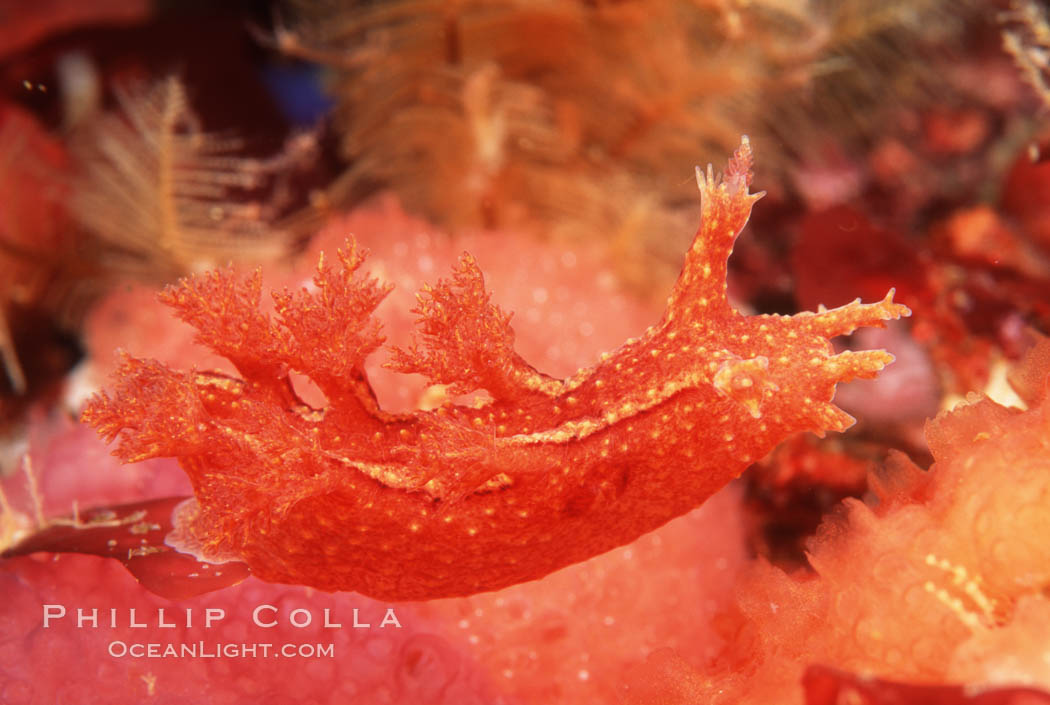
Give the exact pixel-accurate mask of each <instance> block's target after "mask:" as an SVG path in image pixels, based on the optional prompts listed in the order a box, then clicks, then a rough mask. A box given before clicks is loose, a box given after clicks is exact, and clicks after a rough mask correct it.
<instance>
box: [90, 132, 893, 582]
mask: <svg viewBox="0 0 1050 705" xmlns="http://www.w3.org/2000/svg"><path fill="white" fill-rule="evenodd" d="M750 167H751V148H750V144H749V142H748V141H747V139H746V138H745V139H744V141H743V143H742V145H741V147H740V148H739V150H737V152H736V154H735V155H734V157H733V158H732V159H731V160H730V162H729V166H728V169H727V170H726V172H725V175H724V176H722V177H719V178H715V176H714V173H713V169H711V168H710V167H709V168H708V170H707V173H706V174H704V173H702V172H700V171H699V170H698V172H697V180H698V184H699V186H700V193H701V211H702V215H701V225H700V228H699V230H698V231H697V235H696V238H695V239H694V242H693V245H692V247H691V248H690V250H689V252H688V254H687V256H686V262H685V266H684V268H683V270H682V274H681V276H680V277H679V279H678V282H677V284H676V285H675V288H674V290H673V292H672V294H671V296H670V298H669V300H668V306H667V309H666V311H665V313H664V315H663V317H662V319H661V320H660V321H659V322H658V323H657V324H656V325H655V326H653V327H651V328H650V329H649V330H647V331H646V332H645V334H644V335H642V336H641V337H639V338H637V339H632V340H629V341H627V342H626V343H625V344H624V345H623V346H621V347H620V348H619V349H617V350H616V351H614V352H612V353H609V354H607V355H604V356H603V357H602V359H601V360H600V361H599V362H598V363H597V364H595V365H594V366H593V367H590V368H587V369H582V370H580V371H579V372H578V373H577V374H575V375H573V376H571V377H569V378H567V379H555V378H552V377H548V376H546V375H544V374H542V373H540V372H538V371H536V370H535V369H534V368H532V367H531V366H530V365H529V364H528V363H526V362H525V361H524V360H523V359H521V357H520V356H518V355H517V353H516V352H515V351H514V348H513V342H514V333H513V330H512V329H511V327H510V325H509V321H510V316H509V315H508V314H507V313H505V312H503V311H502V310H501V309H500V308H499V307H497V306H495V305H493V304H492V303H491V302H490V300H489V294H488V293H487V292H486V291H485V288H484V280H483V277H482V274H481V272H480V270H479V269H478V267H477V264H476V263H475V261H474V260H473V259H472V258H471V257H470V256H469V255H464V256H463V257H462V259H461V261H460V265H459V267H458V269H457V270H456V271H455V272H454V275H453V277H452V278H451V279H450V280H444V281H441V282H439V283H438V284H437V285H436V286H435V287H433V288H428V289H426V290H424V292H423V293H422V294H420V296H419V306H418V309H417V313H418V314H419V315H420V344H418V345H416V346H412V347H410V348H409V349H407V350H395V351H394V355H393V359H392V362H391V365H392V366H393V367H394V368H396V369H398V370H400V371H402V372H418V373H422V374H424V375H426V376H427V377H428V378H429V379H430V380H431V381H432V382H434V383H440V384H445V385H448V386H449V387H450V388H451V389H452V390H453V392H454V393H467V392H473V391H476V390H484V391H485V392H487V393H488V395H490V396H491V399H488V400H482V401H479V402H478V403H477V404H475V405H474V406H463V405H456V404H453V403H447V404H445V405H443V406H441V407H439V408H438V409H435V410H432V411H417V412H413V413H408V414H391V413H388V412H386V411H384V410H383V409H381V408H379V406H378V404H377V403H376V401H375V398H374V395H373V394H372V393H371V389H370V386H369V383H368V379H367V376H366V375H365V373H364V371H363V368H362V363H363V361H364V359H365V358H366V357H367V356H368V355H370V354H371V353H373V352H374V351H376V350H377V349H378V348H379V347H380V345H381V344H382V342H383V338H382V335H381V331H380V329H379V326H378V324H377V323H376V322H375V320H374V319H373V318H372V312H373V310H374V309H375V307H376V306H377V305H378V304H379V302H380V301H381V300H382V299H383V297H384V296H385V295H386V293H387V289H386V288H385V287H383V286H380V285H379V284H378V283H377V282H376V281H375V280H373V279H370V278H368V277H360V278H358V277H355V272H356V271H357V270H358V269H359V268H360V267H361V265H362V263H363V261H364V256H363V254H361V253H360V252H358V251H356V249H355V248H354V247H353V246H349V247H348V248H347V249H345V250H343V251H341V252H340V253H339V260H340V263H341V265H342V270H341V271H336V270H334V269H333V268H331V267H329V266H327V265H326V264H325V262H324V260H323V259H322V262H321V263H320V264H319V266H318V272H317V276H316V277H315V280H314V284H315V287H316V288H315V291H312V292H311V291H307V290H305V289H304V290H302V291H299V292H295V293H291V292H285V293H277V294H275V295H274V305H275V309H276V312H277V321H271V320H270V318H269V317H268V316H267V315H265V314H263V313H261V312H260V311H259V299H260V296H261V280H260V276H259V275H258V274H256V275H255V276H253V277H250V278H248V279H246V280H241V279H238V278H237V276H236V275H235V274H234V273H233V272H232V271H230V270H226V271H220V272H211V273H207V274H204V275H200V276H197V277H194V278H190V279H187V280H184V281H182V282H181V283H180V284H179V285H177V286H175V287H172V288H169V289H168V290H167V291H166V293H165V294H164V300H165V302H166V303H168V304H169V305H170V306H171V307H172V308H173V309H174V310H175V312H176V314H177V315H178V316H179V317H181V318H182V319H184V320H185V321H187V322H189V323H190V324H192V325H193V326H195V327H196V328H197V329H198V331H199V335H198V338H199V341H200V342H201V343H203V344H204V345H206V346H208V347H210V348H211V349H212V350H214V351H215V352H216V353H218V354H220V355H222V356H224V357H226V358H227V359H229V360H230V361H231V362H232V363H233V364H234V366H235V367H236V368H237V370H238V372H239V374H240V376H241V377H240V378H235V377H232V376H228V375H222V374H218V373H209V372H203V371H196V370H194V371H190V372H176V371H173V370H171V369H168V368H166V367H165V366H163V365H160V364H158V363H154V362H150V361H143V360H137V359H133V358H130V357H129V358H127V359H126V360H125V362H124V364H123V367H122V370H121V371H120V373H119V381H118V386H117V389H116V391H115V393H114V394H113V395H112V396H110V395H109V394H105V393H102V394H99V395H96V396H95V397H94V398H93V399H92V400H91V401H90V402H89V404H88V405H87V407H86V409H85V412H84V420H85V421H86V422H88V423H90V424H91V425H93V426H94V427H95V428H96V429H97V430H98V431H99V433H100V434H101V435H102V436H104V437H105V438H107V439H109V440H112V439H114V438H116V437H117V436H120V437H121V441H120V444H119V446H118V449H117V454H118V455H119V456H120V457H121V458H122V459H123V460H125V461H136V460H142V459H145V458H150V457H158V456H175V457H177V458H178V459H179V462H180V464H181V466H182V467H183V469H184V470H185V471H186V473H187V475H188V476H189V477H190V480H191V482H192V484H193V486H194V493H195V498H194V499H193V500H190V501H189V502H188V503H187V504H185V505H183V506H182V507H181V508H180V509H179V510H178V512H177V514H176V517H175V530H174V531H173V533H172V534H171V536H169V543H173V544H174V545H176V546H177V547H178V548H180V550H183V551H185V552H188V553H193V554H195V555H196V556H197V557H198V558H202V559H206V560H211V561H223V560H239V561H243V562H245V563H247V564H248V565H249V566H250V567H251V569H252V572H253V574H255V575H256V576H258V577H260V578H263V579H264V580H270V581H275V582H290V583H302V584H307V585H312V586H315V587H319V588H322V589H326V590H356V591H358V592H362V593H365V594H368V595H371V596H375V597H379V598H381V599H390V600H409V599H428V598H435V597H444V596H452V595H463V594H470V593H473V592H478V591H484V590H492V589H497V588H500V587H503V586H506V585H511V584H514V583H518V582H523V581H526V580H531V579H535V578H539V577H542V576H543V575H546V574H547V573H549V572H551V571H553V570H556V569H558V568H560V567H563V566H565V565H569V564H571V563H575V562H578V561H582V560H586V559H587V558H589V557H591V556H594V555H596V554H598V553H602V552H604V551H606V550H609V549H611V548H613V547H615V546H618V545H621V544H624V543H627V542H629V541H631V540H633V539H635V538H637V537H638V536H640V535H641V534H643V533H645V532H647V531H650V530H652V529H654V528H656V527H658V526H660V525H661V524H663V523H665V522H666V521H668V520H669V519H671V518H673V517H675V516H678V515H680V514H683V513H684V512H686V511H688V510H689V509H691V508H693V507H695V506H697V505H699V504H701V503H702V502H703V501H704V500H705V499H707V498H708V497H709V496H710V495H711V494H713V493H714V492H715V491H716V490H717V489H719V488H720V487H722V486H723V485H724V484H725V483H727V482H728V481H729V480H731V479H732V478H733V477H735V476H736V475H738V474H739V473H740V472H741V471H743V470H744V469H745V468H746V467H747V465H748V464H749V463H750V462H752V461H753V460H755V459H757V458H759V457H761V456H762V455H764V454H765V453H766V452H768V451H769V450H770V449H771V448H772V447H773V446H775V445H776V444H777V443H778V442H779V441H780V440H782V439H783V438H785V437H787V436H789V435H790V434H792V433H795V432H798V431H803V430H812V431H815V432H818V433H823V432H824V431H825V430H844V429H845V428H847V427H848V426H849V425H850V424H851V423H852V419H851V418H850V417H849V416H848V415H847V414H845V413H844V412H842V411H840V410H839V409H837V408H836V407H835V406H833V405H832V404H831V403H830V402H831V399H832V397H833V395H834V390H835V385H836V383H837V382H840V381H844V380H847V379H851V378H854V377H870V376H873V375H874V374H876V373H877V371H878V370H880V369H881V368H882V367H883V366H884V365H885V364H887V363H888V362H889V361H890V360H891V359H892V358H891V356H889V355H888V354H887V353H884V352H882V351H865V352H846V353H842V354H839V355H835V354H833V351H832V349H831V347H830V345H829V342H828V339H829V338H831V337H834V336H836V335H842V334H845V333H849V332H851V331H852V330H854V329H856V328H857V327H860V326H867V325H881V324H882V322H883V321H885V320H888V319H892V318H897V317H899V316H902V315H907V314H908V310H907V308H905V307H904V306H901V305H899V304H894V303H893V302H892V292H891V294H890V295H888V296H887V297H886V298H885V299H884V300H883V301H881V302H878V303H874V304H867V305H864V304H860V303H859V302H854V303H851V304H849V305H847V306H843V307H840V308H837V309H833V310H830V311H821V312H818V313H802V314H798V315H796V316H756V317H745V316H742V315H741V314H739V313H738V312H736V311H735V310H733V308H732V307H731V305H730V304H729V301H728V299H727V297H726V291H725V276H726V260H727V259H728V257H729V254H730V253H731V251H732V247H733V242H734V241H735V239H736V237H737V235H738V234H739V233H740V231H741V230H742V228H743V227H744V225H745V223H746V222H747V219H748V217H749V215H750V213H751V207H752V205H753V204H754V202H755V201H756V200H758V198H759V197H760V196H761V194H751V193H750V192H749V189H748V186H749V184H750V181H751V172H750ZM291 371H294V372H297V373H301V374H303V375H305V376H307V377H309V378H310V379H311V380H313V381H314V382H315V383H316V384H317V386H318V387H319V388H320V390H321V391H322V392H323V393H324V395H325V397H326V399H327V402H328V406H327V407H325V408H324V409H315V408H311V407H309V406H307V405H306V404H304V403H303V402H301V401H300V400H299V398H298V396H297V395H296V393H295V390H294V388H293V385H292V382H291V380H290V377H289V374H290V372H291Z"/></svg>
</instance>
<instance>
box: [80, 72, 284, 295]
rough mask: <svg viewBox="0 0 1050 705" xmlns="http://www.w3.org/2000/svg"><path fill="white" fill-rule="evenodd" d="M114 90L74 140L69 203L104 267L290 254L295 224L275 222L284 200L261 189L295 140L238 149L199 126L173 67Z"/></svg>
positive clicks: (176, 265)
mask: <svg viewBox="0 0 1050 705" xmlns="http://www.w3.org/2000/svg"><path fill="white" fill-rule="evenodd" d="M117 97H118V100H119V102H120V107H121V111H120V112H119V113H113V114H108V115H102V116H99V117H97V118H95V119H93V120H90V121H88V124H87V125H85V126H83V127H82V128H81V129H80V130H78V132H77V134H76V135H74V137H73V139H72V145H71V151H72V157H73V161H74V164H75V166H76V169H75V172H76V173H75V176H74V183H73V189H72V197H71V199H70V200H71V203H70V208H71V211H72V214H73V217H74V218H75V220H76V221H77V222H78V223H79V224H80V225H81V226H82V227H83V228H84V229H85V230H87V231H88V232H90V233H91V234H92V235H93V236H94V238H96V240H97V244H98V245H99V246H100V249H101V250H102V253H101V254H99V255H96V257H97V258H98V259H100V260H101V261H102V264H103V266H105V267H106V268H108V269H111V270H117V271H122V272H130V273H133V274H136V275H137V276H139V277H140V278H147V279H155V278H158V277H159V278H161V279H162V280H167V281H170V280H171V279H174V277H175V276H179V275H182V274H186V273H189V272H193V271H199V270H201V269H204V268H207V267H213V266H217V265H221V264H225V263H226V262H227V261H229V260H230V259H237V260H245V259H250V260H255V261H272V260H273V259H275V258H278V257H280V256H281V255H283V254H286V253H287V251H288V249H289V245H290V241H291V239H292V236H293V233H290V232H287V231H286V230H283V229H281V228H280V227H278V226H277V225H276V222H277V216H278V214H279V211H280V208H281V205H282V204H280V203H279V202H277V200H276V199H273V198H268V197H267V195H268V194H270V193H274V192H275V193H280V191H281V181H282V180H283V179H286V178H288V175H287V174H283V173H282V170H285V169H284V168H285V167H287V166H289V165H290V164H291V162H292V161H293V160H294V159H296V158H297V157H299V156H302V155H297V154H296V153H295V152H294V147H296V143H294V142H293V143H290V146H291V147H292V148H293V150H291V151H289V152H288V153H285V154H279V155H277V156H275V157H273V158H271V159H269V160H264V159H252V158H247V157H241V156H235V151H236V150H237V149H238V147H239V144H238V142H237V141H236V140H234V139H231V138H229V137H221V136H219V135H215V134H212V133H209V132H206V131H205V130H204V129H203V127H202V125H201V122H200V119H199V117H198V116H197V115H196V114H195V113H194V112H193V109H192V107H191V105H190V102H189V97H188V96H187V94H186V89H185V88H184V87H183V85H182V83H181V82H180V81H179V80H178V79H177V78H175V77H173V76H172V77H168V78H166V79H164V80H161V81H158V82H157V83H155V84H154V85H152V86H148V87H142V86H138V87H132V88H118V90H117ZM299 146H302V145H299ZM285 171H287V170H285Z"/></svg>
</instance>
